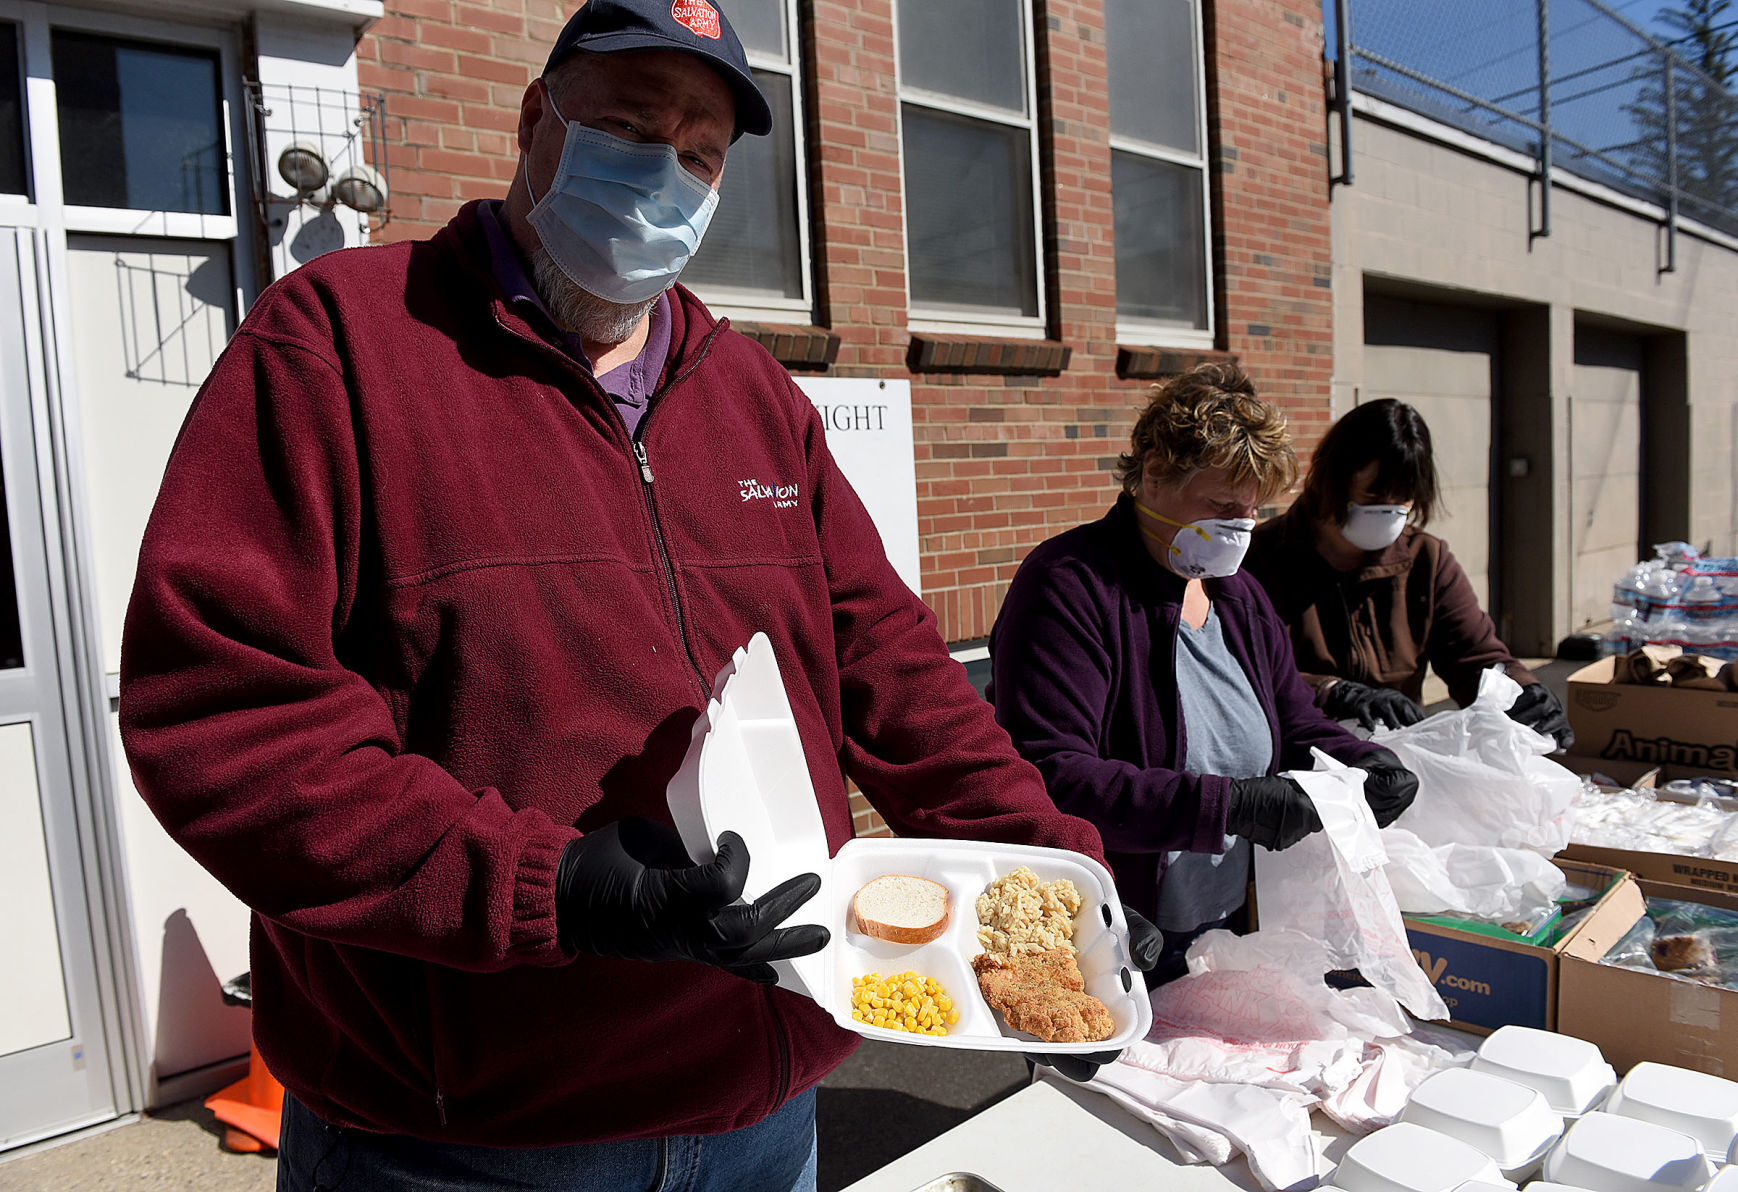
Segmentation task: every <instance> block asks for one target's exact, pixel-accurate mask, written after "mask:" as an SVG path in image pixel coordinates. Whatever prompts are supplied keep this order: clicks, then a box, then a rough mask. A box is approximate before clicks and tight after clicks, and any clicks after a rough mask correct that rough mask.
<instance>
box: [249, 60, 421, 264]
mask: <svg viewBox="0 0 1738 1192" xmlns="http://www.w3.org/2000/svg"><path fill="white" fill-rule="evenodd" d="M244 85H245V87H246V88H247V97H248V106H249V109H250V115H251V116H252V119H250V120H249V121H248V132H249V137H250V141H251V143H250V145H249V150H250V151H249V153H248V162H249V167H250V169H251V171H252V174H253V183H254V186H253V194H254V201H255V203H256V204H257V205H258V207H259V209H260V218H261V220H262V221H263V222H264V223H265V226H266V228H267V229H268V231H275V230H277V229H281V227H282V226H283V224H284V223H285V221H286V218H287V214H288V211H289V210H290V209H293V208H295V207H299V206H319V207H327V208H330V207H332V206H333V205H334V203H335V200H334V199H333V197H332V195H331V189H330V181H331V180H336V179H338V178H340V177H342V176H343V174H344V173H345V171H347V170H350V169H352V168H353V167H360V168H364V169H367V170H372V171H374V172H375V173H376V174H377V175H378V177H379V180H380V183H381V184H382V187H383V193H384V194H385V196H386V198H387V203H386V205H385V206H384V207H382V208H381V209H380V210H379V211H375V212H371V213H368V214H366V215H364V216H362V218H364V219H368V220H372V221H373V224H372V227H373V229H374V230H378V229H380V228H382V227H384V226H386V224H387V223H389V222H390V221H391V218H392V207H391V195H392V164H391V157H390V154H389V153H388V149H389V148H390V145H391V143H392V142H391V141H390V140H389V138H388V135H387V129H388V124H387V119H388V118H387V112H386V96H385V94H383V93H382V92H378V91H345V90H340V89H338V88H334V87H316V86H308V85H303V84H289V83H284V84H279V83H260V82H257V81H255V80H252V79H249V80H246V81H245V83H244ZM292 145H304V146H310V147H313V148H314V149H316V150H317V151H318V152H319V154H320V156H321V157H322V158H323V160H324V161H325V163H326V165H327V169H328V179H329V181H328V186H327V187H326V188H325V189H317V190H312V191H303V192H297V191H296V189H295V188H294V187H292V186H291V185H290V183H289V182H288V181H286V180H285V178H284V177H283V176H282V174H281V173H280V172H279V165H278V163H279V159H280V157H281V155H282V154H283V153H284V152H285V150H287V149H288V148H289V147H290V146H292ZM359 214H360V213H359Z"/></svg>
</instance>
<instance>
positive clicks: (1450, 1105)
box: [1400, 1068, 1563, 1180]
mask: <svg viewBox="0 0 1738 1192" xmlns="http://www.w3.org/2000/svg"><path fill="white" fill-rule="evenodd" d="M1400 1120H1401V1121H1403V1122H1411V1123H1413V1124H1414V1125H1418V1126H1424V1127H1426V1128H1428V1129H1431V1130H1435V1131H1436V1132H1437V1133H1438V1134H1446V1135H1448V1136H1449V1137H1450V1138H1458V1139H1460V1140H1461V1141H1462V1142H1464V1143H1466V1144H1468V1145H1469V1146H1471V1147H1473V1148H1475V1149H1476V1150H1478V1151H1480V1152H1481V1153H1483V1154H1485V1155H1489V1156H1490V1157H1491V1158H1492V1159H1493V1160H1495V1161H1496V1165H1497V1166H1498V1167H1499V1168H1501V1169H1502V1173H1503V1178H1504V1179H1505V1180H1517V1179H1525V1178H1526V1177H1527V1176H1530V1175H1532V1174H1533V1173H1534V1172H1536V1171H1537V1170H1538V1168H1539V1164H1540V1163H1541V1162H1543V1161H1544V1158H1545V1153H1546V1152H1547V1151H1549V1150H1550V1149H1551V1146H1552V1144H1553V1143H1555V1142H1556V1141H1557V1139H1558V1138H1559V1137H1561V1136H1562V1134H1563V1118H1562V1117H1561V1116H1560V1115H1558V1114H1556V1113H1553V1112H1552V1111H1551V1107H1550V1106H1549V1105H1547V1104H1546V1103H1545V1095H1544V1094H1543V1093H1541V1092H1539V1091H1538V1090H1537V1089H1532V1088H1528V1087H1527V1086H1526V1085H1524V1084H1517V1083H1515V1082H1514V1081H1512V1080H1508V1079H1505V1078H1504V1077H1501V1076H1493V1075H1492V1074H1490V1073H1489V1072H1474V1071H1472V1070H1471V1069H1469V1068H1446V1069H1444V1070H1443V1071H1441V1072H1437V1073H1435V1074H1433V1075H1431V1076H1430V1077H1428V1078H1427V1079H1425V1081H1424V1082H1423V1083H1422V1084H1420V1085H1419V1086H1418V1087H1417V1088H1416V1089H1414V1090H1413V1092H1412V1097H1411V1099H1409V1100H1408V1101H1407V1103H1406V1108H1405V1109H1403V1110H1402V1111H1401V1113H1400Z"/></svg>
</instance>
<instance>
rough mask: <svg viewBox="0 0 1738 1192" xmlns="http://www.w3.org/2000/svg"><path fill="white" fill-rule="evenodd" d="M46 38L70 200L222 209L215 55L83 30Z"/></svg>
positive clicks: (136, 207)
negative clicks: (49, 52)
mask: <svg viewBox="0 0 1738 1192" xmlns="http://www.w3.org/2000/svg"><path fill="white" fill-rule="evenodd" d="M50 44H51V46H52V47H53V49H52V54H53V61H54V85H55V102H56V106H57V108H58V109H59V110H58V116H59V122H60V175H61V190H62V193H63V194H64V195H65V199H66V202H67V203H68V204H70V205H73V206H78V207H119V208H124V209H127V210H132V211H180V212H189V213H192V214H198V215H228V214H229V213H230V208H229V189H230V186H229V151H228V145H227V144H226V142H225V138H224V128H223V103H222V96H221V89H220V88H219V85H218V61H217V55H216V54H215V53H213V52H211V51H209V50H202V49H190V48H185V47H181V46H171V45H161V44H154V43H151V42H142V41H132V40H129V39H125V38H118V37H112V36H109V35H107V34H104V33H92V32H87V31H85V30H82V29H55V30H54V31H53V34H52V40H51V42H50Z"/></svg>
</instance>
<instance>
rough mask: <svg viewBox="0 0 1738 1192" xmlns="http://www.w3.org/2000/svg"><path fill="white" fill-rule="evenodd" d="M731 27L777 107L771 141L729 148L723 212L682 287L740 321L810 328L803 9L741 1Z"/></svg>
mask: <svg viewBox="0 0 1738 1192" xmlns="http://www.w3.org/2000/svg"><path fill="white" fill-rule="evenodd" d="M730 23H731V26H732V27H733V28H734V29H735V30H736V35H737V36H738V37H739V38H740V39H741V40H742V47H743V50H744V51H745V52H746V53H747V55H748V63H749V68H750V69H751V71H752V72H753V74H754V81H755V83H756V85H757V86H759V87H760V90H761V93H762V94H763V95H765V96H766V101H767V104H768V106H770V107H771V108H772V132H771V134H770V135H768V136H764V137H755V136H745V137H743V138H742V139H741V140H739V141H737V142H736V143H735V144H734V145H732V146H731V147H730V153H729V156H728V160H727V162H726V165H725V170H724V181H723V182H722V183H721V184H720V186H719V193H718V199H719V201H718V209H717V211H716V212H714V213H713V216H712V223H711V226H709V227H708V228H707V230H706V238H705V240H703V241H702V242H701V245H700V251H699V252H698V253H696V254H695V255H694V259H693V260H692V261H691V262H689V264H688V267H687V268H686V269H684V270H683V272H682V281H683V283H684V284H686V285H688V286H690V287H692V288H693V289H694V290H695V291H696V292H698V293H700V294H701V295H702V296H704V297H705V298H706V300H707V301H708V302H709V303H711V304H712V305H714V306H717V307H720V308H722V309H724V310H725V311H726V312H735V313H736V314H738V315H739V316H741V315H748V316H750V317H754V316H761V317H769V318H772V319H774V320H776V319H778V318H781V317H782V318H785V319H787V320H788V319H790V318H791V317H793V316H799V315H800V316H801V317H802V318H804V319H806V318H808V317H809V311H810V308H811V306H812V301H811V298H810V292H809V273H810V270H809V248H808V198H807V193H806V185H805V179H804V174H805V169H804V165H803V112H802V88H801V86H800V84H799V80H800V79H801V77H802V75H801V72H800V71H799V69H798V67H799V63H798V58H797V39H796V0H734V3H732V4H731V6H730Z"/></svg>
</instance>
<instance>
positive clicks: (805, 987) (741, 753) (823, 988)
mask: <svg viewBox="0 0 1738 1192" xmlns="http://www.w3.org/2000/svg"><path fill="white" fill-rule="evenodd" d="M828 764H832V762H831V760H830V759H829V763H828ZM667 796H668V798H669V803H670V814H671V817H672V818H673V819H674V820H675V823H676V830H677V832H678V833H680V834H681V837H682V844H683V846H684V847H685V848H686V849H687V850H688V854H689V856H691V857H692V858H693V859H694V860H695V862H697V863H699V864H705V863H706V862H708V861H710V860H712V859H713V858H714V857H715V856H716V855H717V842H718V838H719V837H720V836H721V835H722V834H723V833H724V832H725V831H727V830H728V831H732V832H735V833H736V834H737V835H739V836H741V837H742V840H743V843H744V844H745V845H747V847H748V856H749V866H748V884H747V887H746V888H745V889H744V890H743V898H744V899H745V900H746V901H749V902H753V901H754V900H755V899H757V898H759V897H760V896H761V895H762V894H765V893H766V892H767V891H768V890H771V889H772V888H773V887H775V886H777V885H778V884H779V883H780V882H783V881H785V880H786V879H788V878H792V877H795V876H797V875H799V874H804V873H815V874H819V875H820V878H821V889H820V892H819V893H817V894H816V895H815V896H814V897H813V898H811V899H810V900H809V901H808V902H806V903H804V904H803V906H802V907H800V908H799V909H798V910H797V911H796V912H795V913H794V914H793V915H792V916H791V917H790V918H789V919H787V920H785V923H784V926H787V927H794V926H797V925H799V924H803V923H818V924H820V925H821V926H823V927H825V928H827V930H828V931H829V932H830V933H831V936H832V939H831V941H830V942H829V943H828V944H827V946H826V947H825V948H823V949H822V950H821V951H819V952H817V953H815V954H814V955H812V956H800V957H797V958H796V959H794V960H786V961H779V962H777V963H776V964H775V965H774V966H773V967H774V968H775V969H776V970H777V971H778V975H779V981H778V983H779V985H780V986H782V987H783V988H785V989H789V990H791V991H793V992H795V993H799V994H802V995H804V996H806V997H810V998H813V999H814V1000H815V1002H816V1003H817V1004H818V1005H820V1006H821V1007H822V1008H823V1009H825V1010H826V1011H827V1012H828V1013H830V1014H831V1015H832V1016H833V1020H834V1021H835V1022H837V1023H838V1024H839V1025H840V1026H842V1027H844V1028H845V1029H846V1030H850V1031H855V1032H857V1033H858V1034H860V1035H863V1036H865V1037H867V1038H872V1039H887V1040H891V1041H893V1042H896V1043H912V1044H917V1045H919V1046H931V1047H956V1048H966V1049H971V1050H978V1051H1042V1052H1046V1053H1050V1054H1081V1053H1089V1052H1095V1051H1114V1050H1116V1049H1117V1048H1120V1047H1123V1046H1125V1045H1127V1044H1129V1043H1132V1042H1134V1041H1135V1040H1137V1039H1140V1038H1143V1037H1144V1036H1145V1035H1146V1033H1147V1031H1148V1030H1149V1029H1150V1028H1151V1026H1152V1020H1153V1010H1152V1003H1151V1002H1150V1001H1149V1000H1148V998H1147V989H1146V983H1145V982H1144V981H1143V980H1142V979H1141V974H1140V973H1139V972H1138V971H1136V970H1135V968H1134V966H1133V964H1132V963H1131V962H1130V960H1129V942H1128V923H1127V920H1126V919H1125V918H1124V916H1123V910H1122V901H1121V899H1119V898H1118V897H1117V892H1116V883H1115V881H1114V880H1113V879H1112V878H1111V875H1110V871H1109V870H1107V869H1106V868H1105V867H1104V866H1103V865H1101V864H1099V863H1098V862H1097V861H1095V860H1093V859H1092V858H1091V857H1087V856H1083V855H1082V854H1080V853H1074V852H1069V851H1068V850H1066V849H1055V848H1040V847H1037V846H1034V845H1015V844H992V843H988V842H984V841H976V840H926V839H913V838H900V839H889V838H881V839H859V840H851V841H847V842H846V843H845V845H844V846H843V847H841V848H840V849H839V852H838V854H837V855H836V856H833V857H831V858H829V857H828V855H827V835H826V829H825V828H824V826H823V825H822V823H821V812H820V807H819V805H818V804H817V803H816V801H815V791H814V785H813V783H812V782H811V781H810V778H809V769H808V765H807V762H806V760H805V758H804V756H803V743H802V738H801V737H800V736H799V735H798V732H797V725H796V720H795V718H794V717H793V716H792V715H791V707H790V699H789V697H788V696H787V695H786V694H785V687H784V681H783V679H782V678H781V677H780V674H779V668H778V661H777V659H776V657H775V656H774V654H773V648H772V643H771V642H770V641H769V640H768V639H767V636H766V635H765V634H764V633H756V634H755V635H754V637H753V638H752V639H750V641H749V643H748V645H746V646H744V647H743V648H742V649H740V650H738V651H737V652H736V654H735V655H734V656H733V657H732V659H731V662H730V665H728V666H726V667H725V668H724V670H722V671H721V672H719V675H718V680H717V682H716V683H715V684H714V686H713V698H712V700H711V702H710V703H708V704H707V707H706V710H705V711H704V712H703V713H702V714H701V716H700V718H699V719H698V720H697V721H696V722H695V725H694V733H693V737H692V739H691V740H690V742H689V745H688V753H687V756H686V757H685V758H684V759H683V761H682V768H681V769H680V770H679V771H678V772H677V774H676V776H675V777H674V778H672V779H671V780H670V785H669V789H668V792H667ZM1021 865H1024V866H1026V867H1027V868H1028V869H1030V870H1032V872H1033V873H1035V874H1037V876H1038V879H1039V880H1040V881H1045V882H1049V881H1054V880H1056V879H1057V878H1067V879H1068V880H1070V881H1072V882H1073V883H1074V885H1075V887H1076V888H1077V889H1078V890H1079V891H1080V895H1081V899H1082V903H1081V910H1080V914H1079V915H1077V916H1076V917H1075V921H1074V946H1075V949H1076V951H1077V952H1078V962H1079V965H1080V973H1081V976H1082V977H1083V978H1084V979H1085V981H1086V992H1088V993H1090V994H1091V995H1092V996H1094V997H1096V998H1098V999H1099V1000H1100V1001H1102V1002H1103V1003H1104V1004H1105V1007H1106V1008H1107V1009H1108V1010H1109V1011H1110V1015H1111V1020H1112V1022H1113V1024H1114V1030H1113V1032H1112V1034H1111V1036H1110V1037H1109V1038H1108V1039H1101V1040H1099V1041H1097V1042H1093V1043H1045V1042H1043V1041H1041V1040H1039V1039H1036V1038H1034V1037H1033V1036H1031V1035H1028V1034H1024V1033H1022V1032H1018V1031H1013V1030H1009V1029H1007V1028H1006V1027H1005V1026H1004V1025H1003V1023H1002V1022H1001V1019H1000V1017H999V1016H998V1015H997V1014H996V1012H995V1011H994V1010H992V1009H990V1007H989V1005H988V1004H987V1003H986V1002H985V1001H984V1000H983V998H982V996H981V995H980V994H979V993H978V982H977V977H976V975H975V974H974V973H973V972H972V967H971V960H972V957H974V956H976V955H977V954H978V953H979V952H981V951H983V949H982V948H980V947H979V946H978V939H977V932H978V919H977V898H978V895H979V894H981V893H983V891H984V887H986V886H988V885H989V884H990V883H991V882H992V881H994V880H995V879H996V878H998V877H1001V876H1003V875H1004V874H1006V873H1008V872H1010V871H1011V870H1013V869H1016V868H1018V867H1019V866H1021ZM888 873H904V874H910V875H912V876H913V877H923V878H928V879H930V880H931V881H935V882H939V883H941V884H942V885H944V886H946V887H947V890H948V895H949V916H948V924H947V929H946V930H945V931H944V932H943V933H942V935H941V937H940V938H939V939H936V940H933V941H932V942H930V943H927V944H918V945H915V946H913V945H907V944H895V943H892V942H890V941H887V940H879V939H871V938H870V937H868V936H865V935H862V934H861V933H859V932H857V931H856V930H854V927H853V925H852V924H851V922H850V919H851V909H850V908H851V899H852V897H853V896H854V895H855V894H856V893H857V891H858V890H859V889H860V888H862V886H863V885H864V884H865V883H866V882H868V881H870V880H871V879H873V878H877V877H880V876H882V875H883V874H888ZM906 970H912V971H915V972H917V973H919V974H920V975H922V976H925V977H934V978H935V979H936V980H937V981H938V982H940V984H941V986H942V989H943V991H944V992H945V993H946V994H947V996H948V997H949V998H950V999H952V1001H953V1005H954V1008H955V1009H957V1010H958V1011H959V1016H960V1018H959V1022H958V1023H956V1024H954V1025H953V1026H952V1027H951V1028H950V1029H949V1031H948V1033H947V1034H946V1035H922V1034H912V1033H909V1032H906V1031H895V1030H889V1029H887V1028H884V1027H875V1026H870V1025H868V1024H866V1023H861V1022H858V1021H856V1020H855V1019H853V1018H852V1017H851V981H852V979H853V978H855V977H861V976H863V975H865V974H867V973H871V972H875V973H880V974H881V975H882V976H883V977H890V976H892V975H894V974H895V973H901V972H905V971H906Z"/></svg>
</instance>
